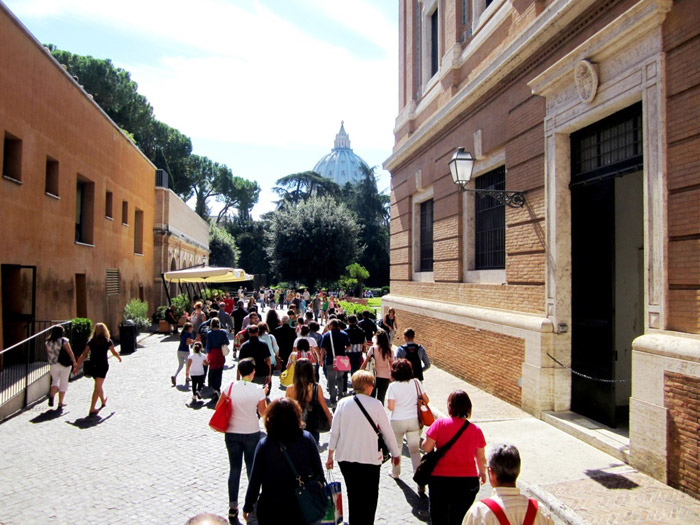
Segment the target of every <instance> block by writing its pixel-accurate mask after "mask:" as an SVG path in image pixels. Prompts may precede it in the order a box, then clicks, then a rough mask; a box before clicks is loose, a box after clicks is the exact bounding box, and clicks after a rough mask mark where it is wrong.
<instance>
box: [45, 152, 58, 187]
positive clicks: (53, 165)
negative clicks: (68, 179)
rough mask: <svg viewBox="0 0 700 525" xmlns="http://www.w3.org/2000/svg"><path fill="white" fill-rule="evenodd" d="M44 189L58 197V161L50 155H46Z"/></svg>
mask: <svg viewBox="0 0 700 525" xmlns="http://www.w3.org/2000/svg"><path fill="white" fill-rule="evenodd" d="M44 191H45V192H46V193H48V194H49V195H53V196H54V197H58V161H57V160H56V159H52V158H51V157H46V186H45V190H44Z"/></svg>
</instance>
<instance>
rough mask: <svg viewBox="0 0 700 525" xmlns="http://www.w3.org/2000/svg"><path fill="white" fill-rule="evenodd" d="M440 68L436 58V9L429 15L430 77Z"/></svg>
mask: <svg viewBox="0 0 700 525" xmlns="http://www.w3.org/2000/svg"><path fill="white" fill-rule="evenodd" d="M439 68H440V62H439V60H438V10H437V9H435V11H434V12H433V14H432V15H430V77H431V78H432V77H433V76H435V73H437V72H438V69H439Z"/></svg>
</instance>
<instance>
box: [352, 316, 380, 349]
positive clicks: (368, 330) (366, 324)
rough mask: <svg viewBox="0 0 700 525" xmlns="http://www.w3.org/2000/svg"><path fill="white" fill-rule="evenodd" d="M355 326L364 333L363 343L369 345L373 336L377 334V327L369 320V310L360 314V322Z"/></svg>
mask: <svg viewBox="0 0 700 525" xmlns="http://www.w3.org/2000/svg"><path fill="white" fill-rule="evenodd" d="M357 326H359V327H360V328H362V331H363V332H364V333H365V341H366V342H367V343H370V344H371V343H372V338H373V337H374V334H376V333H377V325H376V324H374V321H372V319H371V318H370V313H369V310H364V311H363V312H362V321H360V322H359V323H358V324H357Z"/></svg>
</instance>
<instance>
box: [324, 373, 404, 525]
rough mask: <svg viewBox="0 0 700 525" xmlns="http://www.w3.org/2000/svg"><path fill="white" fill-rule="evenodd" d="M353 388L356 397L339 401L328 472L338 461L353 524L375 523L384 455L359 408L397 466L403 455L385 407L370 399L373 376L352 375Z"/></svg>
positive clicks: (334, 421) (332, 430)
mask: <svg viewBox="0 0 700 525" xmlns="http://www.w3.org/2000/svg"><path fill="white" fill-rule="evenodd" d="M352 387H353V389H354V390H355V394H356V395H354V396H353V397H349V396H348V397H346V398H344V399H342V400H340V402H339V403H338V408H336V410H335V414H334V415H333V423H332V425H331V437H330V441H329V443H328V460H327V461H326V468H327V469H332V468H333V458H334V457H335V458H336V459H337V460H338V465H339V466H340V471H341V472H342V473H343V478H344V479H345V485H346V486H347V489H348V506H349V521H350V523H374V515H375V513H376V511H377V501H378V499H379V470H380V468H381V466H382V452H381V451H380V450H379V448H378V443H377V439H378V437H377V434H376V433H375V431H374V429H373V428H372V425H371V423H370V422H369V421H368V420H367V418H366V417H365V415H364V413H363V412H362V409H361V408H360V406H359V405H358V404H361V405H362V407H363V408H364V409H365V411H366V412H367V414H368V415H369V417H370V418H371V419H372V421H373V422H374V425H375V426H376V427H377V428H378V429H379V432H380V433H381V435H382V437H383V438H384V442H385V443H386V445H387V446H388V447H389V451H390V452H391V456H392V463H393V465H394V466H396V465H398V464H399V461H401V457H400V453H401V452H400V450H399V447H398V445H397V444H396V437H395V436H394V432H393V431H392V429H391V425H390V424H389V419H388V418H387V416H386V412H385V411H384V407H383V406H382V404H381V403H380V402H379V401H377V400H376V399H374V398H372V397H370V394H371V393H372V390H373V389H374V376H373V375H372V374H371V373H370V372H367V371H365V370H358V371H357V372H355V373H354V374H353V375H352Z"/></svg>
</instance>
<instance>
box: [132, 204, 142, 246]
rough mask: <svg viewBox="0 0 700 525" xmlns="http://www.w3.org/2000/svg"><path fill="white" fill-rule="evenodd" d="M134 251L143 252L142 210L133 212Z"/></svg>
mask: <svg viewBox="0 0 700 525" xmlns="http://www.w3.org/2000/svg"><path fill="white" fill-rule="evenodd" d="M134 253H139V254H142V253H143V211H141V210H139V209H138V208H137V209H136V213H135V214H134Z"/></svg>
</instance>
